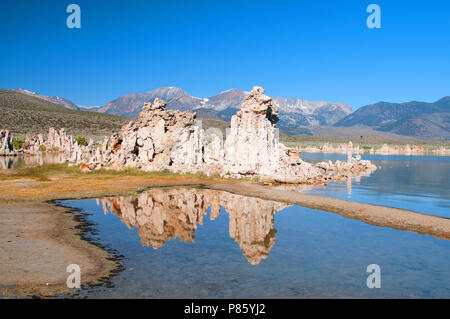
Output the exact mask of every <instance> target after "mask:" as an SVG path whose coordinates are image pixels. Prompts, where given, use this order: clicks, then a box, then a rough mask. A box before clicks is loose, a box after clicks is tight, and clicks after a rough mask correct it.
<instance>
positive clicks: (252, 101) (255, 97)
mask: <svg viewBox="0 0 450 319" xmlns="http://www.w3.org/2000/svg"><path fill="white" fill-rule="evenodd" d="M264 92H265V91H264V89H263V88H262V87H260V86H255V87H253V89H252V91H251V92H250V94H249V95H248V96H247V98H246V99H245V101H244V103H243V104H242V106H241V112H244V113H255V114H261V115H265V116H266V117H267V118H268V119H269V121H270V122H271V123H272V124H275V123H276V122H278V108H277V106H276V105H275V103H274V102H273V100H272V98H271V97H269V96H267V95H265V94H264Z"/></svg>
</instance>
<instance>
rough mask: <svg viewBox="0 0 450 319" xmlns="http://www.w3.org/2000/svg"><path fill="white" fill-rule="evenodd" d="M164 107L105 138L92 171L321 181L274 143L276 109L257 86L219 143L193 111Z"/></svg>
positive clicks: (151, 106) (157, 104)
mask: <svg viewBox="0 0 450 319" xmlns="http://www.w3.org/2000/svg"><path fill="white" fill-rule="evenodd" d="M165 108H166V103H165V102H164V101H162V100H159V99H155V101H154V102H153V103H145V105H144V107H143V108H142V112H141V113H140V114H139V117H138V118H137V120H136V121H131V122H129V123H128V124H127V125H125V126H124V127H123V128H122V129H121V130H120V132H118V133H117V134H115V135H113V136H111V137H110V138H109V139H107V140H105V142H104V144H103V147H102V149H101V151H99V152H98V154H95V156H91V157H90V158H89V160H88V161H89V162H91V163H93V166H95V167H98V166H105V167H108V168H121V167H137V168H140V169H144V170H151V171H153V170H170V171H174V172H181V173H186V172H197V171H201V172H203V173H206V174H207V175H211V174H218V175H221V176H231V177H253V176H257V177H260V178H269V179H273V180H275V181H278V182H287V183H308V182H311V183H313V182H315V181H318V180H321V179H322V175H321V172H320V170H318V169H317V168H315V167H314V166H312V165H311V164H309V163H306V162H303V161H302V160H301V159H300V157H299V156H296V155H295V152H293V151H292V150H289V149H288V148H286V147H285V146H284V145H283V144H281V143H279V141H278V130H277V129H276V128H275V124H276V122H277V121H278V110H277V107H276V106H275V104H274V103H273V101H272V98H270V97H268V96H266V95H264V89H263V88H261V87H255V88H254V89H253V90H252V91H251V92H250V94H249V95H248V96H247V98H246V99H245V101H244V103H243V104H242V106H241V109H240V111H239V112H237V114H236V115H234V116H233V117H232V120H231V128H230V130H229V131H228V132H227V137H226V140H225V143H224V144H223V139H222V138H221V136H220V134H219V133H217V132H209V131H207V132H205V131H204V130H203V129H202V126H201V122H199V121H196V120H195V113H193V112H190V111H187V112H181V111H172V110H170V111H167V110H165ZM78 162H79V161H78ZM95 163H97V164H95ZM96 165H97V166H96Z"/></svg>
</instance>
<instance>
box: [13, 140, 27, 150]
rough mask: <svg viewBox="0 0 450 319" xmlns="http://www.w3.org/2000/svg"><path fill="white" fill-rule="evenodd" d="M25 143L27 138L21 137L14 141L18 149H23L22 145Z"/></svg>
mask: <svg viewBox="0 0 450 319" xmlns="http://www.w3.org/2000/svg"><path fill="white" fill-rule="evenodd" d="M24 145H25V140H24V139H23V138H19V139H17V140H15V141H13V142H12V146H13V147H14V148H15V149H16V150H20V149H22V147H23V146H24Z"/></svg>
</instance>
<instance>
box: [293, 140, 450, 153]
mask: <svg viewBox="0 0 450 319" xmlns="http://www.w3.org/2000/svg"><path fill="white" fill-rule="evenodd" d="M298 151H302V152H307V153H330V154H331V153H333V154H348V152H351V153H352V154H372V155H408V156H409V155H411V156H413V155H419V156H421V155H439V156H448V155H450V149H446V148H445V147H443V146H441V147H440V148H439V149H434V150H429V149H426V148H425V147H424V146H423V145H410V144H406V145H388V144H383V145H382V146H381V147H380V148H377V149H375V148H373V147H371V148H368V147H365V148H361V147H360V146H359V145H356V146H354V145H353V144H352V143H351V142H349V143H345V144H339V145H337V146H334V145H333V144H331V143H325V144H323V145H322V146H321V147H318V146H304V147H301V148H299V149H298Z"/></svg>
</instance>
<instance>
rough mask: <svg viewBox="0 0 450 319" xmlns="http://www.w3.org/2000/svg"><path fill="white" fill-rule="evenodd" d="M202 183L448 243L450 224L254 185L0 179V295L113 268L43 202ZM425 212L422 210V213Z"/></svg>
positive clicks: (90, 277)
mask: <svg viewBox="0 0 450 319" xmlns="http://www.w3.org/2000/svg"><path fill="white" fill-rule="evenodd" d="M171 186H200V187H204V188H209V189H213V190H221V191H227V192H230V193H234V194H240V195H245V196H250V197H257V198H261V199H266V200H273V201H280V202H284V203H286V204H293V205H294V204H295V205H299V206H304V207H309V208H312V209H318V210H322V211H327V212H332V213H336V214H339V215H342V216H344V217H346V218H351V219H355V220H360V221H363V222H365V223H368V224H371V225H375V226H381V227H390V228H394V229H398V230H404V231H410V232H416V233H419V234H426V235H431V236H434V237H437V238H442V239H447V240H449V239H450V219H448V218H443V217H437V216H432V215H427V214H422V213H416V212H412V211H407V210H402V209H395V208H390V207H384V206H377V205H370V204H362V203H356V202H350V201H346V200H340V199H335V198H328V197H322V196H313V195H306V194H303V193H301V192H299V191H296V190H282V189H277V187H274V186H263V185H260V184H257V183H252V182H243V181H226V180H207V179H193V178H148V177H139V176H133V177H120V178H119V177H111V178H98V177H95V176H90V177H88V176H86V177H81V178H76V179H74V178H67V177H64V176H57V177H54V178H52V179H51V180H50V181H45V182H38V181H34V180H27V179H21V180H9V181H1V182H0V242H1V243H2V244H1V245H0V264H1V271H0V296H1V295H3V296H7V297H30V296H44V297H45V296H51V295H55V294H64V293H68V289H67V287H66V284H65V283H66V279H67V276H68V275H69V274H68V273H66V267H67V265H69V264H73V263H75V264H79V265H80V266H81V269H82V284H89V285H92V284H96V283H99V282H101V281H102V280H103V279H104V278H106V277H108V276H110V275H111V274H112V272H114V270H115V269H117V267H119V266H118V263H117V261H112V260H110V259H111V256H110V254H109V253H108V252H107V251H105V250H104V249H102V248H100V247H98V246H96V245H94V244H92V243H89V242H88V241H86V240H83V239H82V236H81V230H80V229H77V228H75V227H79V226H80V225H81V222H80V221H78V220H77V219H76V217H75V215H74V214H73V213H68V209H66V208H63V207H60V206H57V205H55V204H52V203H48V202H45V201H48V200H54V199H74V198H75V199H77V198H95V197H102V196H114V195H124V194H130V193H136V192H139V191H142V190H145V189H148V188H151V187H171ZM424 213H426V212H424Z"/></svg>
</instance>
